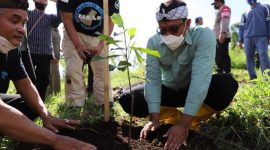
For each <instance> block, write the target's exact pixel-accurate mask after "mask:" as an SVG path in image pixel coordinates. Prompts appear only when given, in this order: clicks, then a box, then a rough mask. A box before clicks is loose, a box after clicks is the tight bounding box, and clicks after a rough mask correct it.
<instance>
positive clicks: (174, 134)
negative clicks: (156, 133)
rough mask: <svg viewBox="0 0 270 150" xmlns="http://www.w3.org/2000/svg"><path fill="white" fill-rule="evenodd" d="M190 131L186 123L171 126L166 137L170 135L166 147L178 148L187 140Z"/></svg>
mask: <svg viewBox="0 0 270 150" xmlns="http://www.w3.org/2000/svg"><path fill="white" fill-rule="evenodd" d="M188 133H189V127H188V126H185V125H184V124H181V123H179V124H177V125H175V126H173V127H171V128H170V129H169V130H168V131H167V132H166V133H165V134H164V137H168V139H167V141H166V143H165V146H164V149H166V150H176V149H179V148H180V147H181V145H182V144H183V143H184V142H185V141H186V139H187V137H188Z"/></svg>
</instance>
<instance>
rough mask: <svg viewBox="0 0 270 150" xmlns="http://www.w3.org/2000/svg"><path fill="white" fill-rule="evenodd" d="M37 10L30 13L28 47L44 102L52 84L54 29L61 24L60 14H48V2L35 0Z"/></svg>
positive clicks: (46, 0)
mask: <svg viewBox="0 0 270 150" xmlns="http://www.w3.org/2000/svg"><path fill="white" fill-rule="evenodd" d="M34 2H35V9H34V10H32V11H28V18H29V20H28V22H27V34H28V45H29V48H30V53H31V57H32V61H33V65H34V68H35V73H36V77H37V85H36V86H37V89H38V92H39V94H40V96H41V98H42V99H43V100H45V95H46V91H47V87H48V85H49V82H50V79H49V78H50V64H51V60H52V59H53V49H52V34H51V33H52V28H53V27H57V26H58V25H59V24H60V23H61V17H60V14H59V12H58V13H57V15H55V14H46V13H45V8H46V6H47V4H48V0H34Z"/></svg>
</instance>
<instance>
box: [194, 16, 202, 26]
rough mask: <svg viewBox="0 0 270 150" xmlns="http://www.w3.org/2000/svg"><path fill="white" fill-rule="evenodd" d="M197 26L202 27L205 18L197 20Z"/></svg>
mask: <svg viewBox="0 0 270 150" xmlns="http://www.w3.org/2000/svg"><path fill="white" fill-rule="evenodd" d="M195 25H196V26H202V25H203V18H202V17H197V18H196V19H195Z"/></svg>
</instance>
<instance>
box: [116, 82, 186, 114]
mask: <svg viewBox="0 0 270 150" xmlns="http://www.w3.org/2000/svg"><path fill="white" fill-rule="evenodd" d="M131 90H132V92H133V94H134V112H133V113H134V116H136V117H146V116H147V115H149V111H148V106H147V103H146V100H145V98H144V85H143V84H141V85H138V86H135V87H133V88H132V89H131ZM161 92H162V94H161V106H164V107H163V108H166V109H167V108H176V107H183V106H184V104H185V99H186V96H187V92H188V90H187V89H186V90H179V91H174V90H172V89H170V88H168V87H166V86H162V91H161ZM119 103H120V104H121V106H122V108H123V109H124V111H125V112H127V113H129V114H130V112H131V94H130V92H129V90H124V91H123V93H122V94H121V95H120V99H119ZM163 108H161V109H163Z"/></svg>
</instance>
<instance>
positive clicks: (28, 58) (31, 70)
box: [21, 51, 37, 85]
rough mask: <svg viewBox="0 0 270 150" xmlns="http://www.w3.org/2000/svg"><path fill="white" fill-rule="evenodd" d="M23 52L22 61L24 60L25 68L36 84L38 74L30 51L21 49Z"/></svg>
mask: <svg viewBox="0 0 270 150" xmlns="http://www.w3.org/2000/svg"><path fill="white" fill-rule="evenodd" d="M21 54H22V62H23V65H24V67H25V70H26V72H27V74H28V77H29V78H30V79H31V81H32V82H33V84H34V85H36V83H37V78H36V74H35V71H34V66H33V62H32V58H31V55H30V53H29V51H21Z"/></svg>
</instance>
